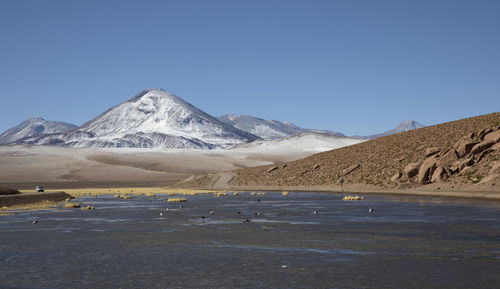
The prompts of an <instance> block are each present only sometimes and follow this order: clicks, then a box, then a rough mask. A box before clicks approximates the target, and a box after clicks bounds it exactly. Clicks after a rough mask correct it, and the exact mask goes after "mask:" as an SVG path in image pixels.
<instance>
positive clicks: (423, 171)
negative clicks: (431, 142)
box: [417, 156, 439, 184]
mask: <svg viewBox="0 0 500 289" xmlns="http://www.w3.org/2000/svg"><path fill="white" fill-rule="evenodd" d="M438 159H439V158H438V157H437V156H431V157H429V158H427V159H426V160H425V161H424V162H423V163H422V165H421V166H420V169H419V170H418V177H417V181H418V182H419V183H422V184H427V183H430V182H431V177H432V174H433V173H434V170H435V169H436V168H437V163H438Z"/></svg>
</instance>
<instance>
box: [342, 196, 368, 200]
mask: <svg viewBox="0 0 500 289" xmlns="http://www.w3.org/2000/svg"><path fill="white" fill-rule="evenodd" d="M364 199H365V198H364V197H363V196H345V197H343V198H342V200H344V201H362V200H364Z"/></svg>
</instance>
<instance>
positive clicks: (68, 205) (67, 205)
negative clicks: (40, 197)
mask: <svg viewBox="0 0 500 289" xmlns="http://www.w3.org/2000/svg"><path fill="white" fill-rule="evenodd" d="M62 207H63V208H67V209H72V208H80V203H73V202H66V203H64V204H63V205H62Z"/></svg>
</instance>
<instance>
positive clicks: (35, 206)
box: [0, 201, 59, 211]
mask: <svg viewBox="0 0 500 289" xmlns="http://www.w3.org/2000/svg"><path fill="white" fill-rule="evenodd" d="M58 204H59V202H55V201H43V202H38V203H31V204H20V205H14V206H9V207H1V208H0V211H16V210H25V211H28V210H29V211H36V210H45V209H53V208H57V205H58Z"/></svg>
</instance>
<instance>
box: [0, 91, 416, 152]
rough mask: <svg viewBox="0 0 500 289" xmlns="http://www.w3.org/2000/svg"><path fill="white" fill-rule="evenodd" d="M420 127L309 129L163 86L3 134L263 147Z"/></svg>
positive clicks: (103, 143)
mask: <svg viewBox="0 0 500 289" xmlns="http://www.w3.org/2000/svg"><path fill="white" fill-rule="evenodd" d="M419 127H423V126H422V125H421V124H419V123H417V122H415V121H406V122H403V123H401V124H400V125H399V126H398V127H396V128H395V129H392V130H390V131H387V132H385V133H382V134H378V135H373V136H368V137H352V138H347V137H346V136H344V135H343V134H341V133H338V132H332V131H324V130H312V129H305V128H301V127H299V126H296V125H294V124H292V123H289V122H281V121H277V120H264V119H261V118H258V117H254V116H250V115H232V114H226V115H223V116H220V117H218V118H215V117H213V116H211V115H209V114H207V113H205V112H203V111H202V110H200V109H198V108H196V107H195V106H193V105H192V104H190V103H188V102H186V101H185V100H183V99H181V98H180V97H178V96H176V95H174V94H171V93H168V92H167V91H165V90H162V89H148V90H144V91H141V92H140V93H139V94H137V95H136V96H134V97H132V98H130V99H129V100H127V101H125V102H122V103H120V104H118V105H116V106H114V107H112V108H110V109H108V110H107V111H105V112H104V113H102V114H101V115H99V116H98V117H96V118H95V119H93V120H90V121H88V122H87V123H85V124H83V125H82V126H80V127H77V126H76V125H72V124H68V123H63V122H53V121H46V120H44V119H42V118H31V119H28V120H26V121H24V122H22V123H21V124H19V125H17V126H15V127H13V128H11V129H9V130H7V131H5V132H4V133H3V134H2V135H0V145H5V144H35V145H55V146H72V147H99V148H106V147H134V148H189V149H216V148H230V147H233V146H235V145H239V144H243V143H248V142H252V141H255V140H259V141H260V142H259V146H260V147H265V145H264V146H263V143H262V140H278V139H281V138H288V137H290V136H292V135H298V134H303V133H306V132H308V133H310V134H309V136H310V135H311V134H313V135H314V133H315V134H316V135H315V136H316V137H314V138H311V137H309V138H304V135H302V136H300V137H297V138H296V139H300V140H301V143H302V142H304V140H306V139H309V140H310V141H311V142H310V143H309V144H307V143H304V145H306V146H307V145H308V146H310V147H315V146H321V145H322V144H324V142H325V139H327V138H330V139H332V141H333V142H334V143H335V145H334V148H336V147H338V145H339V144H340V143H344V142H345V141H346V140H347V139H350V140H347V142H346V143H351V142H352V143H355V142H359V140H360V139H367V138H376V137H379V136H384V135H388V134H394V133H398V132H402V131H407V130H410V129H415V128H419ZM306 135H307V134H306ZM318 136H320V137H318ZM313 139H314V140H315V141H319V142H320V143H321V144H319V143H315V142H314V141H313ZM351 140H355V141H351ZM288 141H290V139H289V138H288ZM293 143H299V142H293ZM253 145H254V146H256V145H257V143H254V144H253ZM326 147H331V146H328V145H327V146H326Z"/></svg>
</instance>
